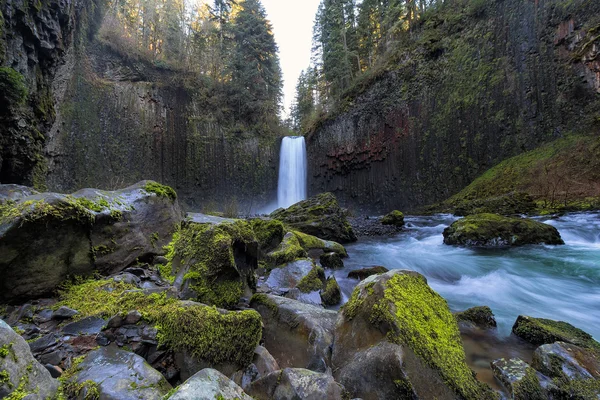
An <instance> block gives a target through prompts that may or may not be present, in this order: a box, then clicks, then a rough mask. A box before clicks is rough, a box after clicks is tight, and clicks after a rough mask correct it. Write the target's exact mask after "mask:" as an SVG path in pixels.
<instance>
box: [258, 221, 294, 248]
mask: <svg viewBox="0 0 600 400" xmlns="http://www.w3.org/2000/svg"><path fill="white" fill-rule="evenodd" d="M250 224H252V229H253V230H254V233H255V234H256V239H257V240H258V245H259V246H260V249H261V251H263V252H268V251H271V250H273V249H275V248H276V247H277V246H278V245H279V244H280V243H281V242H282V240H283V238H284V235H285V234H286V231H285V227H284V226H283V223H282V222H281V221H277V220H275V219H261V218H256V219H252V220H250Z"/></svg>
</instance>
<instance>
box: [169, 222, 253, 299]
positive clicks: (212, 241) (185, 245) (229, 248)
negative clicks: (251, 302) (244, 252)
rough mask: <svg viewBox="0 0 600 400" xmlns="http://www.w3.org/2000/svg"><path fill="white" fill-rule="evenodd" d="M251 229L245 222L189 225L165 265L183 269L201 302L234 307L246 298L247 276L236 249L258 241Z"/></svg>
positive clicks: (177, 236) (174, 243)
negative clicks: (240, 265)
mask: <svg viewBox="0 0 600 400" xmlns="http://www.w3.org/2000/svg"><path fill="white" fill-rule="evenodd" d="M255 241H256V238H255V237H254V232H253V231H252V227H251V226H250V224H249V223H248V222H246V221H236V222H233V223H223V224H219V225H210V224H195V223H190V224H188V225H187V226H185V227H183V228H182V229H181V230H180V231H179V232H177V233H176V234H175V235H174V236H173V241H172V242H171V244H170V245H169V246H168V247H167V254H166V257H167V260H169V263H168V264H167V266H166V269H167V270H169V269H170V270H171V271H172V272H171V273H176V271H177V270H178V269H180V268H183V267H184V266H185V267H186V268H187V269H188V272H187V273H186V275H185V277H184V280H185V281H188V280H189V281H190V288H191V289H192V290H194V291H195V292H196V294H197V300H198V301H200V302H202V303H207V304H214V305H216V306H218V307H234V306H235V305H236V304H237V303H238V301H239V299H240V297H241V296H242V295H243V289H244V285H245V282H244V279H245V278H251V277H244V276H243V275H244V273H243V272H242V271H239V270H238V269H237V265H236V261H235V257H234V246H236V245H237V246H248V245H251V243H253V242H255Z"/></svg>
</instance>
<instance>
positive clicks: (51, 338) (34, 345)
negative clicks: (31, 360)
mask: <svg viewBox="0 0 600 400" xmlns="http://www.w3.org/2000/svg"><path fill="white" fill-rule="evenodd" d="M56 343H58V336H57V335H56V334H54V333H49V334H47V335H45V336H42V337H41V338H39V339H37V340H35V341H33V342H30V343H29V349H30V350H31V352H32V353H41V352H43V351H44V350H46V349H47V348H49V347H51V346H54V345H55V344H56Z"/></svg>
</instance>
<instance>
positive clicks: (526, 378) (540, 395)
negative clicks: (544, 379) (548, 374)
mask: <svg viewBox="0 0 600 400" xmlns="http://www.w3.org/2000/svg"><path fill="white" fill-rule="evenodd" d="M491 366H492V371H493V372H494V376H495V377H496V378H497V379H498V380H499V381H500V382H502V385H503V386H504V387H505V388H506V389H507V390H508V392H509V393H510V395H511V398H512V399H514V400H545V399H547V398H548V396H547V393H546V392H545V390H544V389H543V388H542V386H541V384H540V378H538V373H537V372H536V371H535V370H534V369H533V368H531V367H530V366H529V365H527V363H526V362H525V361H523V360H521V359H518V358H512V359H510V360H505V359H504V358H501V359H499V360H495V361H493V362H492V363H491Z"/></svg>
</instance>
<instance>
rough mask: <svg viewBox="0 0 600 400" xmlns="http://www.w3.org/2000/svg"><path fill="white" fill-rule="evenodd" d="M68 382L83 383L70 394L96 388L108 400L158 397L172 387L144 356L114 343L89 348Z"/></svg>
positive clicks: (151, 399) (160, 397)
mask: <svg viewBox="0 0 600 400" xmlns="http://www.w3.org/2000/svg"><path fill="white" fill-rule="evenodd" d="M69 382H70V383H76V384H78V385H81V386H82V388H81V390H80V391H79V393H71V395H75V396H77V395H80V394H81V393H82V391H83V390H88V391H90V390H94V391H95V390H97V391H98V395H99V398H100V399H105V400H134V399H135V400H137V399H148V400H153V399H156V400H159V399H162V397H163V396H164V395H166V394H167V392H169V390H170V389H171V385H170V384H169V383H168V382H167V381H166V380H165V378H164V377H163V376H162V375H161V373H160V372H158V371H156V370H155V369H153V368H152V367H151V366H150V365H148V364H147V363H146V361H145V360H144V359H143V358H142V357H140V356H138V355H137V354H134V353H130V352H127V351H123V350H119V349H118V348H116V347H114V346H108V347H102V348H100V349H99V350H95V351H92V352H90V353H89V354H88V355H87V356H86V358H85V359H84V360H83V361H82V362H81V364H79V365H78V366H77V372H76V373H75V374H74V375H73V377H72V378H70V379H69ZM73 386H74V385H73Z"/></svg>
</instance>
